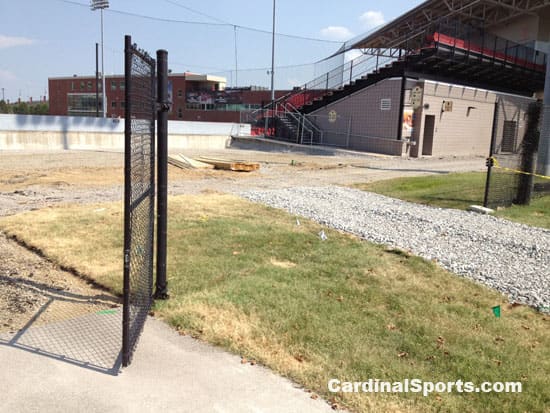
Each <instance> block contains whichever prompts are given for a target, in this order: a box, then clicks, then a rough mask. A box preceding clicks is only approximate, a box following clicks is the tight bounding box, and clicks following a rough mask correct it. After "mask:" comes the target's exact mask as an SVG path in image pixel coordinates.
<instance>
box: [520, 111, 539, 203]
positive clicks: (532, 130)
mask: <svg viewBox="0 0 550 413" xmlns="http://www.w3.org/2000/svg"><path fill="white" fill-rule="evenodd" d="M541 109H542V105H541V103H540V102H533V103H531V104H530V105H529V108H528V111H527V128H526V131H525V136H524V138H523V142H522V143H521V161H520V162H521V163H520V169H521V170H522V171H523V172H525V173H523V174H520V176H519V182H518V189H517V194H516V199H515V203H516V204H517V205H529V204H530V202H531V196H532V195H533V183H534V177H533V173H534V172H535V167H536V155H537V151H538V149H539V138H540V131H539V124H540V115H541Z"/></svg>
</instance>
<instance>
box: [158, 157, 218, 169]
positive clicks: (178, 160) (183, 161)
mask: <svg viewBox="0 0 550 413" xmlns="http://www.w3.org/2000/svg"><path fill="white" fill-rule="evenodd" d="M168 163H169V164H170V165H174V166H177V167H178V168H182V169H214V165H211V164H209V163H205V162H200V161H197V160H195V159H191V158H188V157H187V156H185V155H183V154H181V153H180V154H177V155H175V156H173V155H169V156H168Z"/></svg>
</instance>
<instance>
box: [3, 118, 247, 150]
mask: <svg viewBox="0 0 550 413" xmlns="http://www.w3.org/2000/svg"><path fill="white" fill-rule="evenodd" d="M249 134H250V125H244V124H237V123H223V122H186V121H170V122H168V146H169V149H170V150H178V149H223V148H226V147H227V146H229V144H230V141H231V136H241V135H249ZM27 149H29V150H61V149H76V150H113V151H122V150H124V120H123V119H103V118H88V117H70V116H35V115H0V150H27Z"/></svg>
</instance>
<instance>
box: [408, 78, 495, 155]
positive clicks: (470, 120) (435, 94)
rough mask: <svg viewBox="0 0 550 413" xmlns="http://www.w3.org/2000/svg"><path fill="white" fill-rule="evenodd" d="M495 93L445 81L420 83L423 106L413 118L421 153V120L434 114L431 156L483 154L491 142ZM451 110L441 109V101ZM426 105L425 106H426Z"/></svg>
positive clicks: (422, 134)
mask: <svg viewBox="0 0 550 413" xmlns="http://www.w3.org/2000/svg"><path fill="white" fill-rule="evenodd" d="M495 100H496V95H495V93H494V92H490V91H486V90H481V89H473V88H469V87H464V86H457V85H449V84H445V83H436V82H428V81H426V82H425V83H424V99H423V105H424V109H423V110H422V111H420V116H418V118H417V119H416V120H415V128H419V129H418V136H419V137H420V140H419V143H418V145H419V147H418V151H419V154H422V146H423V137H424V126H425V125H424V119H425V116H426V115H433V116H435V126H434V141H433V152H432V155H433V156H448V155H457V156H466V155H487V154H488V152H489V146H490V144H491V133H492V128H493V116H494V108H495ZM444 101H452V102H453V110H452V111H451V112H443V111H442V107H443V102H444ZM426 105H429V107H428V108H427V109H426Z"/></svg>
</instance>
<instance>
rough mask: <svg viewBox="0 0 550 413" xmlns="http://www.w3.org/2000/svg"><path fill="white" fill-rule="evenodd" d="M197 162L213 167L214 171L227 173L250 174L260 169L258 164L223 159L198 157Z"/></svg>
mask: <svg viewBox="0 0 550 413" xmlns="http://www.w3.org/2000/svg"><path fill="white" fill-rule="evenodd" d="M198 160H199V161H200V162H204V163H207V164H210V165H214V167H215V168H216V169H225V170H228V171H238V172H252V171H257V170H258V169H260V164H259V163H257V162H246V161H228V160H225V159H215V158H205V157H204V156H200V157H199V158H198Z"/></svg>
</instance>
